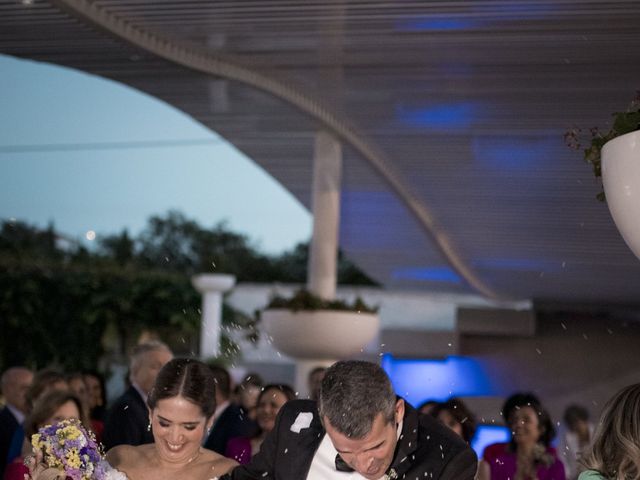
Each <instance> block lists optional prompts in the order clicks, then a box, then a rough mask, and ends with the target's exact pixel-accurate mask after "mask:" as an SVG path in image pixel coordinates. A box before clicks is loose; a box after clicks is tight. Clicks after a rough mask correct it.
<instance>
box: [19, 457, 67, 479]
mask: <svg viewBox="0 0 640 480" xmlns="http://www.w3.org/2000/svg"><path fill="white" fill-rule="evenodd" d="M24 465H25V466H26V467H27V468H28V469H29V473H25V474H24V479H25V480H64V479H65V475H64V473H63V472H61V471H60V470H58V469H57V468H51V467H49V466H48V465H47V464H46V463H44V457H43V455H42V452H40V451H38V452H35V453H34V454H32V455H27V456H26V457H24Z"/></svg>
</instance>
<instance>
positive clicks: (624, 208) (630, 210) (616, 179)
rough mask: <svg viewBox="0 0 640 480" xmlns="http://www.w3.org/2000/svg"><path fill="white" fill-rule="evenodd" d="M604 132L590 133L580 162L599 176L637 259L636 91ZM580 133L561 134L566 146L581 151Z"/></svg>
mask: <svg viewBox="0 0 640 480" xmlns="http://www.w3.org/2000/svg"><path fill="white" fill-rule="evenodd" d="M613 118H614V120H613V126H612V127H611V129H610V130H609V131H608V132H601V131H600V130H599V129H598V128H592V129H591V130H590V139H589V141H588V144H587V146H586V148H584V150H583V152H584V159H585V161H586V162H587V163H589V164H590V165H591V167H592V169H593V173H594V175H595V176H596V177H602V185H603V188H604V191H603V192H600V193H599V194H598V199H599V200H602V201H605V200H606V202H607V205H608V207H609V211H610V212H611V216H612V217H613V220H614V222H615V224H616V227H618V230H619V231H620V234H621V235H622V238H624V240H625V242H626V243H627V245H628V246H629V248H631V250H632V251H633V253H634V254H635V255H636V256H637V257H639V258H640V92H638V94H637V95H636V98H635V99H634V100H633V101H632V102H631V104H630V105H629V107H628V108H627V110H626V111H624V112H616V113H614V114H613ZM580 133H581V132H580V130H579V129H572V130H570V131H568V132H567V133H566V134H565V141H566V142H567V144H568V145H569V146H570V147H571V148H574V149H576V150H580V149H582V145H581V143H582V142H581V141H580Z"/></svg>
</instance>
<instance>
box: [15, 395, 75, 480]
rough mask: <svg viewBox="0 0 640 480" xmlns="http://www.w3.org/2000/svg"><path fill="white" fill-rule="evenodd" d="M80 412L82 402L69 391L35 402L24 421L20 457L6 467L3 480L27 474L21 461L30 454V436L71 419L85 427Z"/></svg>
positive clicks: (42, 397) (21, 477)
mask: <svg viewBox="0 0 640 480" xmlns="http://www.w3.org/2000/svg"><path fill="white" fill-rule="evenodd" d="M82 412H83V410H82V402H81V401H80V399H79V398H78V397H77V396H76V395H74V394H73V393H71V392H69V391H64V390H52V391H50V392H49V393H45V394H44V395H42V396H41V397H40V398H39V399H38V400H36V402H35V404H34V405H33V409H32V410H31V413H30V414H29V415H28V416H27V418H25V421H24V431H25V438H24V444H23V447H22V455H21V456H18V457H16V458H15V459H14V460H13V461H12V462H11V463H9V464H8V465H7V468H6V469H5V472H4V480H24V478H25V474H28V473H29V469H28V468H27V467H25V466H24V464H23V460H24V456H25V455H26V454H28V453H30V452H31V436H32V435H33V434H34V433H37V432H38V429H40V428H42V427H44V426H47V425H52V424H54V423H57V422H59V421H61V420H68V419H71V418H75V419H78V420H80V421H81V422H82V423H83V424H84V425H85V426H86V425H87V423H86V422H87V418H85V417H84V415H83V414H82Z"/></svg>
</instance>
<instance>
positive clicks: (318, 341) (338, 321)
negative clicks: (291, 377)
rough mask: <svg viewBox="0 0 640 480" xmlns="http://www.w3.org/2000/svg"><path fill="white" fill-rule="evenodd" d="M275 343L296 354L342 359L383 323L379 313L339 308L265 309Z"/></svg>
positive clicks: (353, 352) (355, 350) (263, 319)
mask: <svg viewBox="0 0 640 480" xmlns="http://www.w3.org/2000/svg"><path fill="white" fill-rule="evenodd" d="M262 322H263V323H264V328H265V331H266V333H267V334H268V335H270V336H271V337H272V339H273V345H274V346H275V347H276V348H277V349H278V350H280V351H281V352H283V353H286V354H287V355H289V356H291V357H294V358H307V359H321V358H325V359H341V358H348V357H350V356H352V355H355V354H357V353H360V350H361V349H362V348H363V347H364V346H365V345H366V344H367V343H369V342H370V341H371V340H373V339H374V337H375V336H376V334H377V333H378V329H379V327H380V319H379V317H378V315H377V314H373V313H357V312H345V311H340V310H314V311H305V310H300V311H297V312H293V311H291V310H285V309H269V310H265V311H263V312H262Z"/></svg>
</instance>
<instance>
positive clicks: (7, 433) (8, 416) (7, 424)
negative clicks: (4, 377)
mask: <svg viewBox="0 0 640 480" xmlns="http://www.w3.org/2000/svg"><path fill="white" fill-rule="evenodd" d="M18 427H19V424H18V420H16V417H14V416H13V413H11V410H9V409H8V408H7V407H4V408H3V409H2V410H0V478H2V477H4V469H5V468H6V467H7V455H8V454H9V446H10V445H11V440H12V439H13V434H14V433H15V431H16V429H17V428H18Z"/></svg>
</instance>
